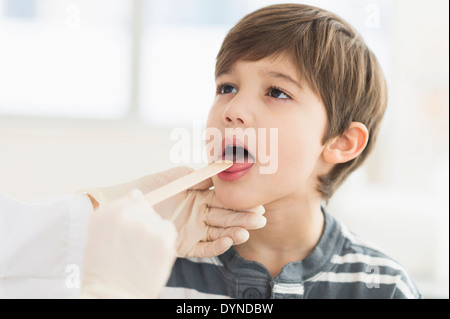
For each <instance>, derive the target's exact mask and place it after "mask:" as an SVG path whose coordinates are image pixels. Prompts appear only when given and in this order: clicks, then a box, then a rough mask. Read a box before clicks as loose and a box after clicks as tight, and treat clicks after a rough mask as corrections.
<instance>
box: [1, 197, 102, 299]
mask: <svg viewBox="0 0 450 319" xmlns="http://www.w3.org/2000/svg"><path fill="white" fill-rule="evenodd" d="M93 210H94V209H93V207H92V203H91V201H90V200H89V198H88V197H87V196H86V195H82V194H78V195H69V196H64V197H60V198H50V199H46V200H39V201H31V202H19V201H17V200H14V199H13V198H11V197H9V196H7V195H6V194H4V193H1V192H0V298H72V297H75V296H76V295H77V294H78V293H79V291H80V282H81V276H82V265H83V257H84V248H85V244H86V240H87V233H88V221H89V216H90V214H91V213H92V212H93Z"/></svg>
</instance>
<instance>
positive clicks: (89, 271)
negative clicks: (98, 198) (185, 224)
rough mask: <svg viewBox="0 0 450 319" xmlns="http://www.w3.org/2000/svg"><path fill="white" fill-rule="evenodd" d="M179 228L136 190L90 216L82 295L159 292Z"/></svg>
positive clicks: (125, 295) (127, 295) (128, 295)
mask: <svg viewBox="0 0 450 319" xmlns="http://www.w3.org/2000/svg"><path fill="white" fill-rule="evenodd" d="M176 237H177V234H176V230H175V227H174V225H173V224H172V223H171V222H169V221H165V220H163V219H161V217H160V216H159V215H158V214H156V213H155V212H154V211H153V209H152V207H151V206H150V205H149V204H148V203H147V202H146V201H145V200H144V199H143V195H142V193H141V192H140V191H138V190H135V191H133V192H131V193H130V194H128V195H127V196H125V197H124V198H121V199H119V200H116V201H113V202H111V203H108V204H106V205H104V206H102V207H101V208H100V209H98V210H96V211H95V212H94V213H93V214H92V216H91V219H90V222H89V237H88V242H87V246H86V251H85V261H84V271H83V281H82V287H81V296H80V297H82V298H156V297H158V295H159V293H160V290H161V288H162V287H163V286H164V285H165V284H166V282H167V280H168V278H169V275H170V271H171V269H172V266H173V262H174V260H175V242H176Z"/></svg>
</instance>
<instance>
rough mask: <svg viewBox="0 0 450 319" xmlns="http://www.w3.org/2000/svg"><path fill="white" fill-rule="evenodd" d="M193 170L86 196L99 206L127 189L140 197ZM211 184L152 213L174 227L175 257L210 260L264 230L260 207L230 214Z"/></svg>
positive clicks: (182, 169)
mask: <svg viewBox="0 0 450 319" xmlns="http://www.w3.org/2000/svg"><path fill="white" fill-rule="evenodd" d="M193 171H194V170H193V169H191V168H188V167H177V168H173V169H170V170H167V171H164V172H161V173H158V174H154V175H149V176H144V177H142V178H139V179H137V180H134V181H131V182H127V183H122V184H119V185H115V186H109V187H101V188H90V189H85V190H83V192H86V193H88V194H89V195H90V196H91V197H93V198H94V199H95V200H96V201H97V202H98V203H99V204H100V205H103V204H105V203H107V202H109V201H111V200H113V199H114V198H117V197H120V196H123V194H125V193H127V192H129V191H130V190H131V189H135V188H137V189H139V190H141V191H142V192H143V193H144V194H146V193H148V192H150V191H152V190H154V189H157V188H159V187H161V186H163V185H165V184H167V183H169V182H171V181H173V180H175V179H178V178H180V177H182V176H184V175H187V174H189V173H191V172H193ZM211 186H213V184H212V180H211V179H207V180H205V181H203V182H201V183H199V184H197V185H195V186H194V187H191V188H190V189H188V190H186V191H184V192H181V193H180V194H177V195H175V196H173V197H171V198H169V199H167V200H165V201H163V202H161V203H159V204H157V205H155V207H154V208H155V211H156V212H157V213H158V214H159V215H160V216H161V217H163V218H164V219H167V220H171V221H173V222H174V224H175V225H176V226H177V230H178V232H179V237H178V241H177V254H178V256H179V257H187V256H193V257H213V256H217V255H220V254H222V253H224V252H225V251H227V250H228V249H229V248H230V247H231V246H232V245H239V244H242V243H244V242H246V241H247V240H248V238H249V232H248V230H252V229H258V228H261V227H264V225H265V224H266V219H265V218H264V217H263V216H262V214H263V213H264V208H263V207H262V206H260V207H258V208H255V209H249V210H247V211H234V210H229V209H226V208H224V207H223V205H222V204H221V203H219V202H218V200H217V198H216V197H215V196H214V191H213V190H210V187H211Z"/></svg>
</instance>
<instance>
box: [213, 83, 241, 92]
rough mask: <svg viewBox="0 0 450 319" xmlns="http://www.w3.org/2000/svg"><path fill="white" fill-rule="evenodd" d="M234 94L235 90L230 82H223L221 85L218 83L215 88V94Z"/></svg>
mask: <svg viewBox="0 0 450 319" xmlns="http://www.w3.org/2000/svg"><path fill="white" fill-rule="evenodd" d="M230 93H233V94H236V93H237V90H236V88H235V87H234V86H232V85H231V84H223V85H219V87H218V88H217V94H230Z"/></svg>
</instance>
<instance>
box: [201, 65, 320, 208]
mask: <svg viewBox="0 0 450 319" xmlns="http://www.w3.org/2000/svg"><path fill="white" fill-rule="evenodd" d="M216 83H217V94H216V98H215V100H214V104H213V106H212V108H211V111H210V114H209V117H208V122H207V128H216V129H218V130H219V131H220V132H221V134H222V137H226V135H229V132H230V131H229V130H230V129H231V128H232V129H239V128H240V129H242V130H245V129H250V130H253V131H254V132H255V134H256V135H257V138H256V141H257V143H256V145H248V146H247V145H246V146H247V148H248V151H249V152H250V153H251V154H252V155H253V156H254V157H256V161H255V163H254V164H253V165H251V164H248V163H244V164H241V168H242V169H241V170H240V171H239V169H240V167H239V165H236V166H235V172H234V173H227V172H225V173H223V174H219V175H218V176H214V177H213V182H214V188H215V190H216V194H217V197H218V199H219V201H220V202H221V203H222V204H223V205H224V206H225V207H227V208H231V209H239V210H244V209H249V208H253V207H256V206H259V205H264V206H265V208H266V210H268V209H270V208H277V207H285V206H286V205H289V204H290V203H291V204H293V203H296V202H298V201H308V200H310V199H315V200H316V199H317V198H320V194H319V193H318V192H317V191H316V186H317V177H318V176H320V175H321V174H324V173H326V172H327V166H326V164H325V163H324V161H323V160H322V151H323V148H324V146H323V145H322V143H321V140H322V137H323V135H324V132H325V129H326V125H327V114H326V110H325V107H324V105H323V103H322V102H321V100H320V99H319V97H318V96H317V95H315V94H314V93H313V92H312V90H311V89H310V88H309V87H308V85H307V84H306V83H305V82H302V81H301V79H300V77H299V75H298V72H297V71H296V67H295V66H294V65H293V64H292V63H291V61H290V60H289V59H288V58H285V57H281V56H280V57H276V58H265V59H262V60H259V61H256V62H246V61H238V62H236V63H235V65H234V67H233V68H232V69H231V70H230V71H229V72H228V73H226V74H221V75H219V77H218V78H217V79H216ZM261 129H265V130H266V131H265V133H266V138H265V139H262V137H263V136H262V132H263V130H261ZM270 129H272V132H273V129H276V130H277V131H278V138H277V139H276V140H275V141H270V139H269V136H270V133H271V131H270ZM226 132H228V134H226ZM235 142H236V141H235ZM242 142H245V143H246V144H248V143H249V142H248V141H242ZM212 143H218V144H223V145H221V149H222V150H223V149H224V148H225V146H226V145H227V144H230V143H233V138H231V139H230V138H229V136H228V138H225V141H224V140H220V141H219V140H214V142H212ZM237 144H238V145H239V142H238V143H237ZM269 144H271V145H269ZM264 147H265V154H263V155H266V154H267V155H266V157H265V158H266V159H267V156H269V157H270V161H271V162H272V163H271V164H268V163H267V162H264V161H261V160H262V159H263V156H258V153H259V152H260V151H261V150H263V149H264ZM274 150H277V152H278V153H277V154H270V155H269V152H270V151H272V153H273V151H274ZM220 155H222V154H220ZM274 155H276V156H274ZM215 157H216V158H215V159H217V156H215ZM273 161H276V163H274V162H273ZM273 164H276V167H277V168H276V170H275V171H274V172H272V173H271V174H267V173H266V174H262V172H263V171H264V169H263V168H264V167H266V168H267V166H268V165H272V167H273ZM231 171H233V169H232V170H231ZM266 172H267V171H266Z"/></svg>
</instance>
